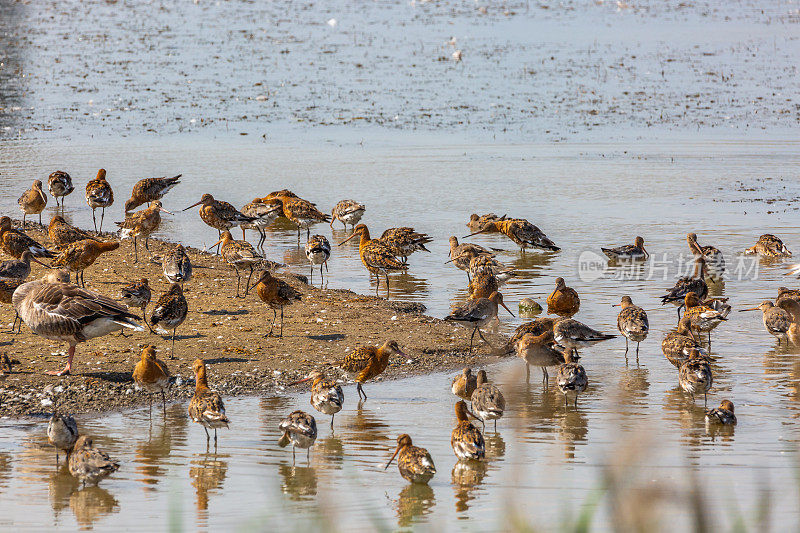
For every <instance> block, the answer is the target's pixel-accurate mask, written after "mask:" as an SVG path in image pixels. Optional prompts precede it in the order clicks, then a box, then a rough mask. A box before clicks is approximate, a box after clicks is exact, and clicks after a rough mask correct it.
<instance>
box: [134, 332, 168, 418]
mask: <svg viewBox="0 0 800 533" xmlns="http://www.w3.org/2000/svg"><path fill="white" fill-rule="evenodd" d="M170 381H171V380H170V374H169V369H167V365H166V363H164V362H163V361H161V360H159V359H157V358H156V347H155V346H152V345H151V346H147V347H145V349H144V350H142V358H141V360H140V361H139V362H138V363H136V366H135V367H133V382H134V383H135V384H136V386H137V387H139V388H140V389H142V390H143V391H145V392H147V396H148V397H149V399H150V417H151V418H152V417H153V394H157V393H161V408H162V410H163V411H164V416H166V415H167V396H166V394H167V389H169V385H170Z"/></svg>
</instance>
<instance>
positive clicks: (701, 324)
mask: <svg viewBox="0 0 800 533" xmlns="http://www.w3.org/2000/svg"><path fill="white" fill-rule="evenodd" d="M683 305H684V307H685V308H686V311H685V312H684V314H683V316H688V317H689V320H690V321H691V324H692V329H693V330H696V331H698V332H700V331H704V332H706V333H708V348H709V350H710V349H711V330H713V329H714V328H716V327H717V326H719V325H720V323H722V322H723V321H726V320H728V319H727V318H726V315H727V313H728V312H730V308H728V309H727V310H726V311H718V310H716V309H714V308H712V307H709V306H707V305H705V304H704V303H703V302H701V301H700V298H698V297H697V295H696V294H695V293H693V292H690V293H687V294H686V296H685V297H684V299H683Z"/></svg>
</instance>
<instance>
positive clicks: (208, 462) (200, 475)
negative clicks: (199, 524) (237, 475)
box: [189, 453, 229, 521]
mask: <svg viewBox="0 0 800 533" xmlns="http://www.w3.org/2000/svg"><path fill="white" fill-rule="evenodd" d="M195 457H196V459H195V460H193V461H192V462H191V465H192V466H190V467H189V477H191V478H192V486H193V487H194V488H195V492H196V495H197V511H198V515H199V516H198V518H201V519H202V520H203V521H207V520H208V499H209V493H210V492H214V491H217V490H218V489H221V488H222V483H223V482H224V481H225V476H226V475H227V473H228V462H227V461H225V459H227V458H229V456H228V455H223V454H216V453H208V454H197V455H195Z"/></svg>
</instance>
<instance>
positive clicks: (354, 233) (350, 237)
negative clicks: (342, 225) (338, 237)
mask: <svg viewBox="0 0 800 533" xmlns="http://www.w3.org/2000/svg"><path fill="white" fill-rule="evenodd" d="M356 235H361V233H356V232H353V234H352V235H350V236H349V237H348V238H346V239H345V240H343V241H342V242H340V243H339V244H337V245H336V246H341V245H343V244H344V243H346V242H347V241H349V240H350V239H352V238H353V237H355V236H356Z"/></svg>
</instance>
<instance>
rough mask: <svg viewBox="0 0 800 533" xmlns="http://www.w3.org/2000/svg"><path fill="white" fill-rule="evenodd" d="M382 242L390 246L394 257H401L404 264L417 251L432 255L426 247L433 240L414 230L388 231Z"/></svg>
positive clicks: (399, 229) (384, 233)
mask: <svg viewBox="0 0 800 533" xmlns="http://www.w3.org/2000/svg"><path fill="white" fill-rule="evenodd" d="M381 240H382V241H383V242H385V243H386V244H387V245H388V246H389V249H390V250H391V251H392V253H393V254H394V255H396V256H397V257H401V258H402V259H403V263H405V262H406V260H407V259H408V256H409V255H411V254H413V253H414V252H416V251H417V250H424V251H426V252H428V253H430V250H428V249H427V248H425V245H426V244H428V243H429V242H431V241H432V240H433V239H431V238H430V237H429V236H428V235H427V234H425V233H420V232H418V231H414V228H409V227H406V226H404V227H400V228H389V229H387V230H386V231H384V232H383V233H382V234H381Z"/></svg>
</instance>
